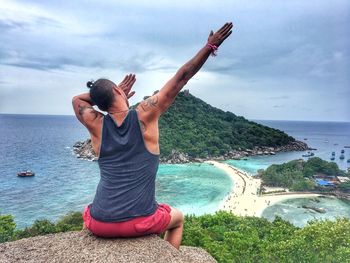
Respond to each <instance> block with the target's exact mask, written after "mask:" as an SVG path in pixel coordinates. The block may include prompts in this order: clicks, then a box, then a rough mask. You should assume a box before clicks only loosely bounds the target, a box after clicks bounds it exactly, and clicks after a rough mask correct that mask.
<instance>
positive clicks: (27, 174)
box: [17, 170, 35, 177]
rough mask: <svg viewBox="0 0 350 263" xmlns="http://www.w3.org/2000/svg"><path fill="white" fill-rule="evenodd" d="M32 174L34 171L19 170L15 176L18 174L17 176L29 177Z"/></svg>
mask: <svg viewBox="0 0 350 263" xmlns="http://www.w3.org/2000/svg"><path fill="white" fill-rule="evenodd" d="M34 175H35V173H34V172H32V171H29V170H26V171H21V172H19V173H17V176H19V177H31V176H34Z"/></svg>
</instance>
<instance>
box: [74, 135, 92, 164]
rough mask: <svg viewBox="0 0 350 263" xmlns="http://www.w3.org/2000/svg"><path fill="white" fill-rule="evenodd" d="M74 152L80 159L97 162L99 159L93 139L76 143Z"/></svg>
mask: <svg viewBox="0 0 350 263" xmlns="http://www.w3.org/2000/svg"><path fill="white" fill-rule="evenodd" d="M73 151H74V153H75V154H76V155H77V157H78V158H82V159H87V160H91V161H96V160H97V157H96V154H95V151H94V149H93V148H92V144H91V139H87V140H86V141H84V142H76V143H75V144H74V145H73Z"/></svg>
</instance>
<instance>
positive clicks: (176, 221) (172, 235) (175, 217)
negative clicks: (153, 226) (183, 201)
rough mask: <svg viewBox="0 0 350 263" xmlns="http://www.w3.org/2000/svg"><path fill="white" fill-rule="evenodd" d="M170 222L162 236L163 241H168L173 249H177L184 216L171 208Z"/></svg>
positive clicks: (180, 238)
mask: <svg viewBox="0 0 350 263" xmlns="http://www.w3.org/2000/svg"><path fill="white" fill-rule="evenodd" d="M170 216H171V220H170V223H169V225H168V226H167V228H166V229H167V231H166V232H165V235H164V240H166V241H168V242H169V243H170V244H172V245H173V246H174V247H175V248H177V249H179V248H180V244H181V240H182V231H183V224H184V216H183V214H182V212H181V211H180V210H177V209H175V208H173V207H171V211H170Z"/></svg>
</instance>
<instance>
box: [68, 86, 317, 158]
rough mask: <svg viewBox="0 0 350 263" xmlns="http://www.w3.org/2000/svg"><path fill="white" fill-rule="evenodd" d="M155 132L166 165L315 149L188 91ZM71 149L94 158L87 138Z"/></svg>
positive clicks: (161, 119)
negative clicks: (212, 104) (220, 107)
mask: <svg viewBox="0 0 350 263" xmlns="http://www.w3.org/2000/svg"><path fill="white" fill-rule="evenodd" d="M156 92H157V91H155V93H156ZM145 98H147V97H145ZM137 105H138V104H136V105H133V106H132V107H131V108H136V107H137ZM159 133H160V134H159V144H160V162H161V163H169V164H171V163H188V162H203V161H206V160H217V161H223V160H228V159H241V158H245V157H247V156H253V155H274V154H276V153H277V152H286V151H305V150H315V149H312V148H310V147H308V145H307V144H306V143H305V142H302V141H298V140H296V139H295V138H293V137H291V136H289V135H288V134H286V133H285V132H283V131H280V130H278V129H274V128H271V127H268V126H265V125H262V124H258V123H256V122H253V121H249V120H247V119H245V118H244V117H242V116H237V115H235V114H234V113H232V112H229V111H226V112H225V111H223V110H221V109H218V108H216V107H213V106H211V105H209V104H208V103H206V102H204V101H203V100H201V99H199V98H197V97H195V96H193V95H192V94H190V93H189V91H188V90H184V91H182V92H180V93H179V94H178V96H177V97H176V99H175V101H174V103H173V104H172V106H171V107H170V108H169V109H168V111H167V112H166V113H164V114H163V115H162V116H161V118H160V119H159ZM73 151H74V153H75V154H76V156H77V157H78V158H82V159H87V160H92V161H96V160H97V158H96V155H95V153H94V151H93V148H92V146H91V140H90V139H87V140H85V141H83V142H80V141H79V142H77V143H75V144H74V146H73Z"/></svg>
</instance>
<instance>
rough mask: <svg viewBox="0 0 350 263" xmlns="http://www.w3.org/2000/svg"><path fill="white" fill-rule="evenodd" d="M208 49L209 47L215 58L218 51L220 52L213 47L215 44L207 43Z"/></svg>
mask: <svg viewBox="0 0 350 263" xmlns="http://www.w3.org/2000/svg"><path fill="white" fill-rule="evenodd" d="M206 46H207V47H209V48H210V49H211V55H212V56H213V57H215V56H216V55H217V50H218V47H217V46H215V45H213V44H210V43H207V45H206Z"/></svg>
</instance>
